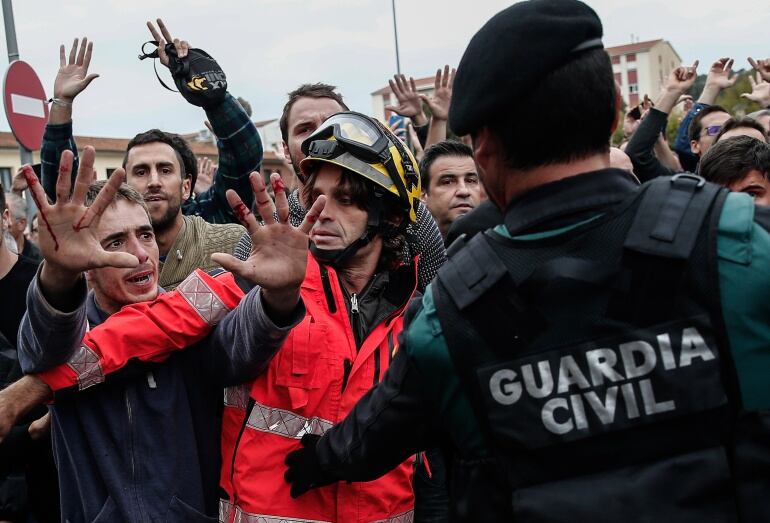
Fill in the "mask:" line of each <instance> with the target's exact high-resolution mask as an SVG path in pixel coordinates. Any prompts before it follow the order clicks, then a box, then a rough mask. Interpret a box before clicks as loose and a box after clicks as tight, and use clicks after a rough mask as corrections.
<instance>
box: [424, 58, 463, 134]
mask: <svg viewBox="0 0 770 523" xmlns="http://www.w3.org/2000/svg"><path fill="white" fill-rule="evenodd" d="M455 72H456V70H455V69H452V70H451V71H450V70H449V66H448V65H445V66H444V70H443V72H442V70H441V69H439V70H438V71H436V80H435V84H434V86H433V94H432V95H431V96H427V95H425V94H420V99H421V100H422V101H423V102H425V103H426V104H427V105H428V107H429V108H430V110H431V116H430V127H429V128H428V138H427V140H426V141H425V148H426V149H427V148H428V147H430V146H431V145H433V144H435V143H439V142H440V141H443V140H446V137H447V120H449V105H450V104H451V102H452V85H453V84H454V81H455Z"/></svg>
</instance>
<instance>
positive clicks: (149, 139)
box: [123, 129, 198, 197]
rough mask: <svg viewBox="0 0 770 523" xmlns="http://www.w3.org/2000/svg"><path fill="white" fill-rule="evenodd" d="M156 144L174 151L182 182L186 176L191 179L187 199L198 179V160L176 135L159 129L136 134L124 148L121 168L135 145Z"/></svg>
mask: <svg viewBox="0 0 770 523" xmlns="http://www.w3.org/2000/svg"><path fill="white" fill-rule="evenodd" d="M158 142H160V143H165V144H166V145H169V146H171V148H172V149H174V152H175V153H176V157H177V160H179V166H180V167H181V168H182V173H181V174H182V179H183V180H184V179H185V178H187V177H188V176H189V177H190V178H191V180H190V194H188V195H187V197H189V196H190V195H191V194H192V193H193V188H194V187H195V180H197V179H198V160H196V158H195V154H194V153H193V152H192V149H190V146H189V145H187V142H186V141H185V139H184V138H182V137H181V136H179V135H178V134H173V133H166V132H163V131H161V130H160V129H150V130H149V131H145V132H143V133H139V134H137V135H136V136H134V137H133V138H132V139H131V141H130V142H128V147H126V155H125V156H124V157H123V168H124V169H125V168H126V162H127V161H128V151H130V150H131V149H132V148H134V147H136V146H137V145H146V144H148V143H158Z"/></svg>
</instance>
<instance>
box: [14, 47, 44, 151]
mask: <svg viewBox="0 0 770 523" xmlns="http://www.w3.org/2000/svg"><path fill="white" fill-rule="evenodd" d="M3 102H4V103H5V116H6V118H8V124H9V125H10V126H11V131H13V135H14V136H15V137H16V140H17V141H18V142H19V143H20V144H21V145H22V146H24V147H26V148H27V149H29V150H30V151H36V150H38V149H40V144H41V142H42V141H43V132H44V131H45V124H46V122H47V121H48V103H47V102H46V96H45V90H44V89H43V84H41V83H40V79H39V78H38V77H37V73H35V70H34V69H32V67H31V66H30V65H29V64H28V63H27V62H22V61H21V60H16V61H15V62H12V63H11V65H9V66H8V69H7V70H6V71H5V80H4V81H3Z"/></svg>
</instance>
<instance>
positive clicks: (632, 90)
mask: <svg viewBox="0 0 770 523" xmlns="http://www.w3.org/2000/svg"><path fill="white" fill-rule="evenodd" d="M628 92H629V93H638V92H639V85H638V84H628Z"/></svg>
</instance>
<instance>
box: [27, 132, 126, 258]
mask: <svg viewBox="0 0 770 523" xmlns="http://www.w3.org/2000/svg"><path fill="white" fill-rule="evenodd" d="M94 156H95V153H94V149H93V147H86V148H85V149H84V151H83V157H82V159H81V161H80V168H79V169H78V175H77V178H76V179H75V188H74V190H73V191H72V195H71V196H70V189H71V181H70V180H71V177H70V173H71V171H72V159H73V155H72V152H71V151H64V152H63V153H62V156H61V162H60V167H59V178H58V180H57V181H56V203H54V204H53V205H51V204H50V203H48V201H47V199H46V196H45V192H44V191H43V188H42V187H41V185H40V183H39V181H38V179H37V176H35V173H34V172H33V171H32V168H31V167H30V166H28V165H27V166H25V167H24V177H25V178H26V179H27V183H28V184H29V188H30V190H31V191H32V197H33V198H34V200H35V204H36V205H37V207H38V210H39V211H38V212H39V216H40V229H39V234H38V238H39V245H40V251H41V252H42V254H43V258H45V261H46V263H47V264H50V265H54V266H56V267H58V268H60V269H64V270H66V271H68V272H72V273H79V272H83V271H87V270H89V269H97V268H99V267H108V266H109V267H135V266H136V265H138V264H139V260H137V258H136V257H135V256H132V255H131V254H127V253H118V252H107V251H105V250H104V248H103V247H102V246H101V244H100V243H99V239H98V238H97V236H96V231H95V230H94V229H95V225H96V223H97V222H98V219H99V217H101V215H102V213H103V212H104V210H105V209H106V208H107V206H108V205H110V203H112V201H113V199H114V197H115V193H116V191H117V189H118V187H119V186H120V184H121V183H122V181H123V178H124V176H125V174H124V173H123V170H122V169H117V170H116V171H115V172H114V173H113V174H112V176H111V177H110V179H109V181H108V182H107V184H106V185H105V186H104V187H103V188H102V190H101V191H100V192H99V195H98V196H97V198H96V200H94V202H93V204H92V205H91V206H90V207H86V206H85V198H86V194H87V193H88V187H89V185H90V183H91V179H92V177H93V167H94Z"/></svg>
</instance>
